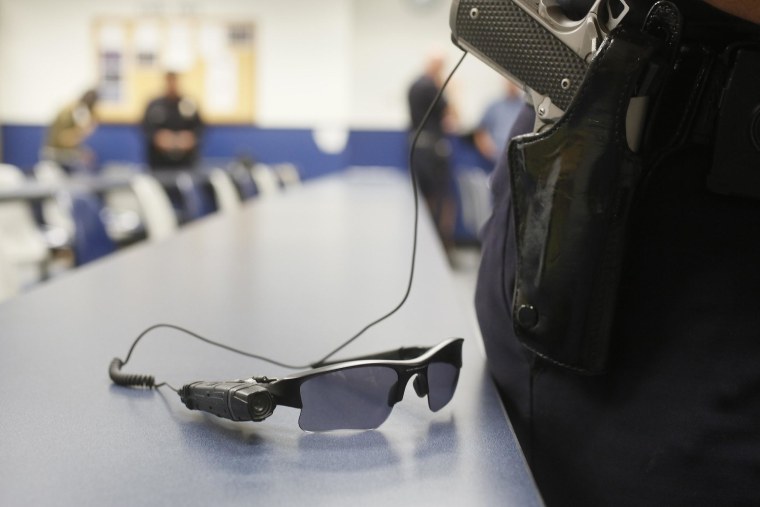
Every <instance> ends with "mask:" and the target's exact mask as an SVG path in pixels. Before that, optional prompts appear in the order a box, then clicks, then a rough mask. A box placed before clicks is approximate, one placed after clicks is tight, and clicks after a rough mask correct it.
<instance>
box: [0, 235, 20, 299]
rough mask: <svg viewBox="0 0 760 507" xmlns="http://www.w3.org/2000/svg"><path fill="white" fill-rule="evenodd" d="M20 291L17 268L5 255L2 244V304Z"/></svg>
mask: <svg viewBox="0 0 760 507" xmlns="http://www.w3.org/2000/svg"><path fill="white" fill-rule="evenodd" d="M20 289H21V285H20V283H19V279H18V273H16V267H15V266H14V265H13V263H12V262H11V261H10V259H9V258H8V256H7V255H6V254H5V247H4V246H3V245H2V243H1V242H0V303H2V302H3V301H5V300H6V299H10V298H12V297H13V296H15V295H16V294H18V292H19V290H20Z"/></svg>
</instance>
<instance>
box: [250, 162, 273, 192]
mask: <svg viewBox="0 0 760 507" xmlns="http://www.w3.org/2000/svg"><path fill="white" fill-rule="evenodd" d="M251 176H252V177H253V181H254V182H255V183H256V188H257V189H258V190H259V195H261V196H265V195H272V194H276V193H277V192H279V191H280V182H279V180H278V179H277V175H276V174H275V172H274V170H273V169H272V168H271V167H269V166H268V165H265V164H256V165H254V166H253V167H252V168H251Z"/></svg>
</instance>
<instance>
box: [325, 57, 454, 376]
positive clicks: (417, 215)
mask: <svg viewBox="0 0 760 507" xmlns="http://www.w3.org/2000/svg"><path fill="white" fill-rule="evenodd" d="M465 56H467V51H464V52H463V53H462V57H461V58H460V59H459V61H458V62H457V64H456V65H455V66H454V68H453V69H452V70H451V72H450V73H449V75H448V77H447V78H446V80H445V81H444V82H443V85H442V86H441V88H440V90H438V93H437V94H436V95H435V98H434V99H433V102H432V103H431V104H430V107H428V109H427V111H426V112H425V116H423V117H422V121H421V122H420V124H419V126H418V127H417V130H415V132H414V137H413V138H412V143H411V145H410V146H409V176H410V178H411V180H412V189H413V193H414V232H413V236H412V263H411V264H412V265H411V268H410V270H409V283H408V284H407V286H406V292H404V297H402V298H401V301H400V302H399V303H398V304H397V305H396V306H395V307H394V308H393V309H392V310H391V311H389V312H388V313H386V314H385V315H383V316H382V317H380V318H378V319H376V320H374V321H372V322H370V323H369V324H367V325H366V326H364V327H363V328H362V329H361V330H360V331H359V332H358V333H356V334H355V335H353V336H352V337H351V338H349V339H348V340H346V341H345V342H343V343H342V344H341V345H340V346H338V347H336V348H335V349H334V350H332V351H331V352H330V353H329V354H327V355H326V356H324V357H323V358H322V359H320V360H319V361H317V362H316V363H313V364H312V366H315V367H316V366H319V365H320V364H321V363H323V362H325V361H327V360H328V359H330V358H331V357H332V356H334V355H335V354H337V353H338V352H340V351H341V350H343V349H344V348H345V347H347V346H348V345H350V344H351V342H353V341H354V340H356V339H357V338H359V337H360V336H361V335H363V334H364V333H366V332H367V331H368V330H370V329H371V328H373V327H375V326H376V325H377V324H380V323H381V322H383V321H384V320H386V319H387V318H389V317H390V316H392V315H393V314H395V313H396V312H397V311H399V310H400V309H401V307H402V306H404V303H406V300H407V299H409V294H410V293H411V292H412V283H413V282H414V267H415V264H416V261H417V229H418V228H419V220H420V197H419V193H420V192H419V188H418V185H417V171H416V169H415V166H414V152H415V151H416V147H417V141H418V140H419V138H420V134H422V130H423V129H424V127H425V125H426V124H427V122H428V119H429V118H430V115H431V113H432V112H433V109H435V106H436V105H438V102H439V101H440V100H441V96H442V95H443V91H444V90H445V89H446V86H447V85H448V84H449V81H451V78H452V77H453V76H454V74H455V73H456V71H457V69H458V68H459V66H460V65H461V64H462V62H463V61H464V57H465Z"/></svg>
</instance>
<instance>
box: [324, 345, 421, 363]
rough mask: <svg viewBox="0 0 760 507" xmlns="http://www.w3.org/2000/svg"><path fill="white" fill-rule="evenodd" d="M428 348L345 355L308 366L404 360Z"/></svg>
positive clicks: (407, 348) (406, 348) (412, 357)
mask: <svg viewBox="0 0 760 507" xmlns="http://www.w3.org/2000/svg"><path fill="white" fill-rule="evenodd" d="M428 350H430V349H429V348H428V347H401V348H400V349H396V350H389V351H388V352H378V353H375V354H367V355H366V356H357V357H347V358H344V359H336V360H333V361H318V362H316V363H312V364H311V365H310V366H311V367H312V368H319V367H320V366H330V365H333V364H338V363H347V362H349V361H366V360H373V359H374V360H377V359H388V360H402V361H403V360H405V359H414V358H416V357H419V356H421V355H422V354H424V353H425V352H427V351H428Z"/></svg>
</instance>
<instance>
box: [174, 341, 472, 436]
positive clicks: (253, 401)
mask: <svg viewBox="0 0 760 507" xmlns="http://www.w3.org/2000/svg"><path fill="white" fill-rule="evenodd" d="M463 342H464V339H463V338H451V339H449V340H446V341H444V342H442V343H440V344H438V345H436V346H434V347H428V348H426V347H408V348H400V349H396V350H392V351H388V352H380V353H377V354H370V355H366V356H361V357H354V358H350V359H344V360H341V361H334V362H329V363H323V364H322V365H320V366H319V367H316V368H314V369H311V370H306V371H302V372H299V373H295V374H293V375H289V376H287V377H283V378H280V379H278V378H267V377H252V378H250V379H246V380H235V381H229V382H205V381H200V382H193V383H191V384H187V385H185V386H183V387H182V389H180V390H179V396H180V398H181V399H182V402H183V403H184V404H185V406H186V407H187V408H189V409H191V410H201V411H204V412H209V413H211V414H214V415H216V416H218V417H223V418H225V419H231V420H233V421H257V422H258V421H263V420H264V419H266V418H267V417H269V416H270V415H272V413H273V412H274V409H275V407H277V406H278V405H282V406H285V407H292V408H298V409H302V408H303V401H302V399H301V386H302V385H303V384H304V383H305V382H307V381H308V380H311V379H313V378H315V377H318V376H320V375H326V374H330V373H335V372H340V371H342V370H348V369H353V368H362V367H385V368H390V369H392V370H394V371H395V372H396V375H397V381H396V384H395V385H394V386H393V387H392V389H391V391H390V395H389V399H388V406H389V407H390V408H392V407H393V406H394V405H395V404H396V403H398V402H399V401H401V400H402V399H403V397H404V391H405V390H406V385H407V384H408V383H409V380H410V379H411V378H412V377H414V376H415V375H416V376H417V377H416V379H415V381H414V389H415V391H416V393H417V395H418V396H420V397H423V396H425V395H429V392H428V391H429V390H428V383H427V372H428V367H429V365H430V364H431V363H436V362H438V363H445V364H450V365H452V366H454V367H456V368H457V378H456V379H455V385H454V389H455V388H456V382H458V375H459V371H460V370H461V368H462V344H463ZM428 398H429V397H428ZM447 403H448V401H447ZM447 403H446V404H447ZM444 405H445V404H444ZM428 406H429V407H430V408H431V410H434V409H433V408H432V407H431V406H430V401H428ZM439 408H440V407H439ZM335 429H338V428H335Z"/></svg>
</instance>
